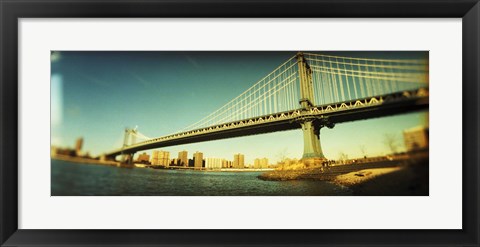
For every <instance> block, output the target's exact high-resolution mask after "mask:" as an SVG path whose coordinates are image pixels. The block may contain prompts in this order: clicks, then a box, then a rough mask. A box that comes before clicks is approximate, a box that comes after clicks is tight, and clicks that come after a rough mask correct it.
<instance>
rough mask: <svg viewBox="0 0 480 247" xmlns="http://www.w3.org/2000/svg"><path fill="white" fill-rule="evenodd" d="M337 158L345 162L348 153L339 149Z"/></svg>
mask: <svg viewBox="0 0 480 247" xmlns="http://www.w3.org/2000/svg"><path fill="white" fill-rule="evenodd" d="M338 160H339V161H342V162H345V161H346V160H348V155H347V154H346V153H344V152H342V151H340V153H338Z"/></svg>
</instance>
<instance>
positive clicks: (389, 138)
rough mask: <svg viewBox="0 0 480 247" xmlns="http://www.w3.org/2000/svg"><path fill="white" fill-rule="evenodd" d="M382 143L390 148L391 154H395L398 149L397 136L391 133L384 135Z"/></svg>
mask: <svg viewBox="0 0 480 247" xmlns="http://www.w3.org/2000/svg"><path fill="white" fill-rule="evenodd" d="M383 143H384V144H385V145H386V146H387V147H388V148H389V149H390V151H391V152H392V154H395V153H396V152H397V150H398V138H397V135H395V134H393V133H386V134H385V135H384V139H383Z"/></svg>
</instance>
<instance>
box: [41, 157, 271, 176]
mask: <svg viewBox="0 0 480 247" xmlns="http://www.w3.org/2000/svg"><path fill="white" fill-rule="evenodd" d="M50 158H51V159H52V160H61V161H67V162H72V163H77V164H87V165H104V166H114V167H120V168H142V169H158V170H177V171H196V172H267V171H273V170H274V169H273V168H265V169H250V168H245V169H238V168H222V169H195V168H193V167H188V168H186V167H175V166H169V167H164V168H151V167H141V166H137V164H132V165H129V164H122V163H120V162H118V161H100V160H95V159H88V158H82V157H72V156H68V155H55V156H51V157H50Z"/></svg>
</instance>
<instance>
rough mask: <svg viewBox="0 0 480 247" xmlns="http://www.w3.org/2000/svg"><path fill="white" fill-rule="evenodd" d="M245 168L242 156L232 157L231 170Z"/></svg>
mask: <svg viewBox="0 0 480 247" xmlns="http://www.w3.org/2000/svg"><path fill="white" fill-rule="evenodd" d="M244 167H245V156H244V155H243V154H235V155H234V156H233V168H237V169H242V168H244Z"/></svg>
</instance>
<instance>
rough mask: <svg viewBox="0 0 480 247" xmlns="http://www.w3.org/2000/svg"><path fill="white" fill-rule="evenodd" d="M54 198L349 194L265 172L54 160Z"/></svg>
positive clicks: (330, 186) (323, 183)
mask: <svg viewBox="0 0 480 247" xmlns="http://www.w3.org/2000/svg"><path fill="white" fill-rule="evenodd" d="M51 174H52V187H51V189H52V196H162V195H163V196H287V195H290V196H313V195H324V196H327V195H349V194H350V192H349V191H348V190H346V189H345V188H343V187H339V186H337V185H334V184H331V183H328V182H323V181H263V180H260V179H258V178H257V176H258V175H259V174H261V172H205V171H184V170H158V169H148V168H118V167H111V166H102V165H89V164H78V163H71V162H66V161H60V160H52V173H51Z"/></svg>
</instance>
